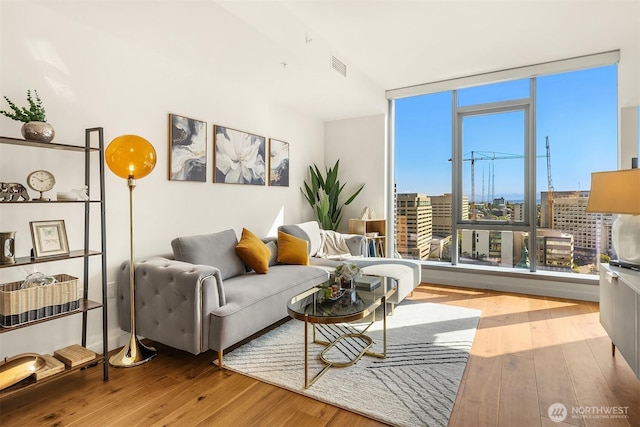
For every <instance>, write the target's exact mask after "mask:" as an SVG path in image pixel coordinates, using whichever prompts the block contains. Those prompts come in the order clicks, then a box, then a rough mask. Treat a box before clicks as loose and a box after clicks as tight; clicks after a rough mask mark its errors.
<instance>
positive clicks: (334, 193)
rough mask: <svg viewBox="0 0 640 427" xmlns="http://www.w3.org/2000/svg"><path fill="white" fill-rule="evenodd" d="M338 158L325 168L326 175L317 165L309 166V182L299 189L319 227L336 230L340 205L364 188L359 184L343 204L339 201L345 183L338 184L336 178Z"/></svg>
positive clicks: (350, 200)
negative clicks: (330, 166)
mask: <svg viewBox="0 0 640 427" xmlns="http://www.w3.org/2000/svg"><path fill="white" fill-rule="evenodd" d="M339 166H340V160H337V161H336V164H335V165H334V166H333V167H332V168H328V169H326V176H324V177H323V176H322V173H321V172H320V169H318V166H316V165H315V163H314V165H313V166H309V175H310V178H311V182H310V183H309V184H307V183H306V182H305V183H304V189H302V188H301V189H300V190H301V191H302V194H303V195H304V197H305V198H306V199H307V202H309V205H310V206H311V209H313V213H314V214H315V216H316V219H317V220H318V222H319V223H320V227H321V228H322V229H324V230H334V231H335V230H337V229H338V225H340V221H341V220H342V207H343V205H348V204H349V203H351V202H353V200H354V199H355V198H356V196H358V194H360V191H362V189H363V188H364V184H362V185H361V186H360V188H358V189H357V190H356V191H355V192H354V193H353V194H352V195H351V196H350V197H349V198H348V199H347V201H346V202H344V204H341V203H340V200H339V198H340V193H342V190H343V189H344V186H345V185H346V184H340V180H338V167H339Z"/></svg>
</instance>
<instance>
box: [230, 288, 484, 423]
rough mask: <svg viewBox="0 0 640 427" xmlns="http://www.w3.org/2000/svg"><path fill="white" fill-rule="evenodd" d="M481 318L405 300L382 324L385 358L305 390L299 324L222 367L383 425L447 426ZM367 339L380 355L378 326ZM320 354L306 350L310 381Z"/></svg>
mask: <svg viewBox="0 0 640 427" xmlns="http://www.w3.org/2000/svg"><path fill="white" fill-rule="evenodd" d="M479 318H480V311H479V310H473V309H467V308H460V307H453V306H448V305H443V304H433V303H418V302H412V301H408V300H405V301H404V302H403V303H402V304H400V305H398V306H396V308H395V313H394V314H393V315H392V316H388V317H387V358H386V359H377V358H373V357H368V356H364V357H363V358H362V359H360V361H358V363H357V364H355V365H353V366H349V367H345V368H331V369H329V371H328V372H326V373H325V374H324V376H322V377H321V378H320V379H319V380H318V381H317V382H316V383H315V384H314V385H312V386H311V387H310V388H309V389H307V390H305V389H304V322H301V321H298V320H290V321H288V322H286V323H285V324H283V325H281V326H279V327H278V328H276V329H274V330H272V331H269V332H267V333H266V334H264V335H262V336H260V337H258V338H256V339H254V340H252V341H250V342H249V343H247V344H245V345H243V346H241V347H239V348H237V349H235V350H233V351H232V352H230V353H229V354H227V355H225V358H224V363H225V365H226V367H227V368H228V369H231V370H233V371H236V372H239V373H242V374H246V375H248V376H251V377H253V378H256V379H258V380H261V381H264V382H267V383H270V384H274V385H277V386H280V387H283V388H286V389H288V390H291V391H295V392H297V393H301V394H303V395H306V396H309V397H312V398H314V399H318V400H320V401H323V402H327V403H330V404H332V405H335V406H339V407H341V408H344V409H348V410H350V411H353V412H356V413H359V414H362V415H365V416H367V417H370V418H374V419H377V420H379V421H382V422H384V423H387V424H391V425H398V426H411V427H417V426H446V425H447V422H448V420H449V417H450V415H451V409H452V408H453V403H454V401H455V398H456V394H457V392H458V387H459V385H460V380H461V378H462V374H463V372H464V368H465V365H466V363H467V359H468V358H469V352H470V350H471V344H472V343H473V338H474V336H475V333H476V328H477V326H478V320H479ZM321 327H322V328H327V327H331V328H335V327H336V326H335V325H322V326H321ZM323 331H324V332H323V333H324V334H327V335H330V334H334V333H336V331H335V329H331V330H329V329H323ZM344 332H346V329H345V330H343V331H342V333H344ZM368 334H369V335H370V336H371V337H372V338H373V339H374V347H373V349H372V350H374V351H378V352H381V351H382V321H378V322H376V323H375V324H374V325H372V326H371V328H370V329H369V331H368ZM309 337H311V331H310V332H309ZM319 337H320V336H319ZM310 339H311V338H310ZM322 349H324V347H323V346H321V345H319V344H311V345H310V346H309V378H312V377H313V376H314V375H315V374H316V373H317V372H319V371H320V370H321V367H322V365H321V362H320V361H319V360H318V355H319V353H320V351H321V350H322ZM341 351H344V352H349V349H348V348H346V347H342V348H341Z"/></svg>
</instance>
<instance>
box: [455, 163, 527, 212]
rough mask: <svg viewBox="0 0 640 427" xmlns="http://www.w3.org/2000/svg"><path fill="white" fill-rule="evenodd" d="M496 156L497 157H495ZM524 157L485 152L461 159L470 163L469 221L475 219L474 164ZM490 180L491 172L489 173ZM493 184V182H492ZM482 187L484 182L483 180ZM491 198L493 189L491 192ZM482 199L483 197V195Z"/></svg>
mask: <svg viewBox="0 0 640 427" xmlns="http://www.w3.org/2000/svg"><path fill="white" fill-rule="evenodd" d="M496 154H498V155H496ZM523 157H524V156H523V155H521V154H507V153H496V152H485V151H472V152H471V156H470V157H468V158H466V159H462V160H463V161H465V162H471V219H476V182H475V181H476V180H475V163H476V161H478V160H504V159H521V158H523ZM489 177H490V179H491V172H490V173H489ZM494 182H495V181H494ZM483 185H484V180H483ZM491 193H492V196H491V197H493V189H492V190H491ZM483 197H484V195H483Z"/></svg>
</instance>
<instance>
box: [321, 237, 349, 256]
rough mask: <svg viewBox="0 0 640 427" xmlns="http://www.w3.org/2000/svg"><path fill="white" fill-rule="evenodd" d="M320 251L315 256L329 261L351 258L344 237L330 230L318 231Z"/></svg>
mask: <svg viewBox="0 0 640 427" xmlns="http://www.w3.org/2000/svg"><path fill="white" fill-rule="evenodd" d="M320 239H321V242H320V250H318V254H317V255H316V256H318V257H321V258H330V259H343V258H348V257H350V256H351V252H350V251H349V246H347V242H346V240H345V239H344V236H343V235H342V234H340V233H337V232H335V231H332V230H320Z"/></svg>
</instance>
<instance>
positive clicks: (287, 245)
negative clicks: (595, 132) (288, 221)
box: [278, 231, 309, 265]
mask: <svg viewBox="0 0 640 427" xmlns="http://www.w3.org/2000/svg"><path fill="white" fill-rule="evenodd" d="M278 262H281V263H283V264H298V265H309V242H307V241H306V240H304V239H300V238H298V237H295V236H292V235H291V234H287V233H283V232H282V231H278Z"/></svg>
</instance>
